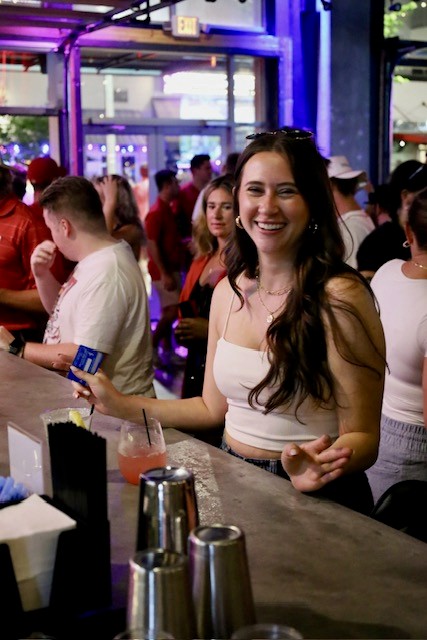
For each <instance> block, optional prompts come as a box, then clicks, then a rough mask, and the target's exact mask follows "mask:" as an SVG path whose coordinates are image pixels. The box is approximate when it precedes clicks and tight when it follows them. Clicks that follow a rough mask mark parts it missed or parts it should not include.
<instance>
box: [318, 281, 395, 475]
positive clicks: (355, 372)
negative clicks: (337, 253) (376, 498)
mask: <svg viewBox="0 0 427 640" xmlns="http://www.w3.org/2000/svg"><path fill="white" fill-rule="evenodd" d="M328 294H329V296H330V298H331V302H332V304H334V299H335V300H336V301H337V305H341V304H343V305H348V306H349V307H350V308H352V309H354V310H355V313H356V314H357V315H358V316H359V318H360V321H359V320H358V319H357V317H355V316H354V315H353V314H352V313H350V312H348V311H345V310H342V309H341V308H339V306H336V307H335V310H334V318H335V321H336V323H337V325H338V327H339V329H340V330H341V332H342V336H343V340H344V342H345V346H343V347H342V348H340V345H339V341H338V340H337V336H336V334H335V333H334V332H333V330H332V328H331V326H330V324H329V322H328V321H327V320H326V322H325V324H326V332H327V333H326V335H327V349H328V364H329V367H330V370H331V372H332V376H333V380H334V386H335V395H336V399H337V404H338V406H337V414H338V422H339V437H338V439H337V440H336V441H335V442H334V444H333V445H332V447H331V448H340V447H349V448H351V449H352V450H353V454H352V456H351V458H350V460H349V462H348V464H347V465H346V467H345V472H346V473H350V472H352V471H357V470H364V469H367V468H369V467H370V466H371V465H372V464H373V463H374V462H375V460H376V457H377V453H378V443H379V432H380V420H381V407H382V398H383V390H384V372H385V341H384V334H383V329H382V324H381V320H380V317H379V314H378V312H377V310H376V308H375V304H374V301H373V299H372V297H371V295H370V293H369V291H368V290H367V289H366V288H365V287H364V286H363V284H362V283H360V282H359V281H358V280H354V279H347V278H335V279H334V280H333V281H332V282H331V283H330V285H329V287H328ZM347 358H348V359H349V360H351V361H350V362H348V361H347ZM363 365H364V366H363Z"/></svg>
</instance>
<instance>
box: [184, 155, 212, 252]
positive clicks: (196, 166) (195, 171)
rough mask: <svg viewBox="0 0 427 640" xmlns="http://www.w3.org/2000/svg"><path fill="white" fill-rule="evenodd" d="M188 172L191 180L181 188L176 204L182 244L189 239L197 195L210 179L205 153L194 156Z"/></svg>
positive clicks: (208, 158) (208, 161) (209, 160)
mask: <svg viewBox="0 0 427 640" xmlns="http://www.w3.org/2000/svg"><path fill="white" fill-rule="evenodd" d="M190 170H191V175H192V180H190V181H189V182H186V183H185V184H184V185H182V186H181V188H180V190H179V196H178V200H177V203H176V214H177V216H178V226H179V231H180V234H181V238H182V239H183V241H184V243H185V242H186V241H188V240H190V239H191V232H192V227H191V222H192V217H193V210H194V206H195V204H196V201H197V198H198V196H199V193H200V192H201V190H202V189H204V188H205V187H206V185H207V184H208V183H209V182H210V180H211V178H212V167H211V159H210V156H209V155H208V154H207V153H201V154H198V155H196V156H194V157H193V158H192V160H191V163H190Z"/></svg>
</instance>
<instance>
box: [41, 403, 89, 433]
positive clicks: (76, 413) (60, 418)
mask: <svg viewBox="0 0 427 640" xmlns="http://www.w3.org/2000/svg"><path fill="white" fill-rule="evenodd" d="M92 414H93V411H91V407H65V408H63V409H52V410H49V411H44V412H43V413H41V414H40V418H41V419H42V421H43V424H44V427H45V429H46V435H47V425H48V424H60V423H63V422H73V423H74V424H75V425H77V426H79V427H83V426H84V427H85V428H86V429H88V430H89V431H90V427H91V423H92Z"/></svg>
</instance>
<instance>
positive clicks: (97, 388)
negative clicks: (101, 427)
mask: <svg viewBox="0 0 427 640" xmlns="http://www.w3.org/2000/svg"><path fill="white" fill-rule="evenodd" d="M70 369H71V371H72V372H73V373H74V374H75V375H76V376H77V377H78V378H81V379H82V380H84V381H85V382H86V383H87V385H88V386H87V387H84V386H83V385H82V384H80V383H78V382H72V385H73V387H74V389H75V391H74V397H75V398H85V400H87V401H88V402H89V403H90V404H93V405H95V409H96V410H97V411H99V413H104V414H105V415H108V416H114V417H116V418H120V417H122V416H123V415H124V412H125V410H124V407H125V405H126V396H125V395H123V394H122V393H120V392H119V391H117V389H116V387H115V386H114V385H113V383H112V382H111V381H110V380H109V379H108V378H107V376H106V375H105V373H103V371H101V370H100V369H99V370H98V372H97V373H96V374H95V375H92V374H91V373H87V372H86V371H82V370H81V369H77V368H76V367H70Z"/></svg>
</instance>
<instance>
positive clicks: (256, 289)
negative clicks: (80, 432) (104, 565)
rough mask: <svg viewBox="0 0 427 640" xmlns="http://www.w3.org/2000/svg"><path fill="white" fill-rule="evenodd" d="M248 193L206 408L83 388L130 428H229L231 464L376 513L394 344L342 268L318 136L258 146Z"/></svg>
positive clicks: (218, 320) (242, 161)
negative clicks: (372, 474) (374, 475)
mask: <svg viewBox="0 0 427 640" xmlns="http://www.w3.org/2000/svg"><path fill="white" fill-rule="evenodd" d="M235 179H236V186H235V190H234V209H235V214H236V215H237V217H236V221H235V222H236V224H235V227H234V231H233V233H232V236H231V237H230V239H229V242H228V244H227V247H226V251H225V264H226V267H227V271H228V278H224V279H222V280H221V282H220V283H219V284H218V285H217V286H216V288H215V290H214V293H213V297H212V305H211V312H210V317H209V339H208V351H207V359H206V371H205V376H204V386H203V394H202V397H199V398H189V399H185V400H172V401H171V400H151V399H149V398H141V397H139V398H138V397H135V396H133V397H126V396H123V395H122V394H119V393H118V392H117V391H116V390H115V389H114V387H113V386H112V385H111V383H110V382H109V381H108V380H107V379H106V377H105V375H104V374H97V375H96V376H90V375H88V374H82V376H81V377H82V378H83V379H84V380H86V381H87V382H88V383H89V385H90V391H87V390H85V389H84V388H83V387H77V391H78V393H81V394H82V395H84V396H86V397H87V398H88V400H89V402H93V403H95V405H96V407H97V408H98V410H99V411H101V412H104V413H111V414H112V415H115V416H123V417H126V418H127V419H130V420H135V419H137V420H138V419H139V420H140V419H141V409H142V408H144V409H145V410H147V411H150V412H152V413H153V414H155V415H156V416H157V417H158V419H159V420H160V421H161V422H162V424H163V426H172V425H173V426H175V427H178V428H184V429H186V430H189V431H194V432H195V433H197V432H198V431H201V430H206V429H210V428H212V427H214V426H219V425H221V424H223V422H224V421H225V429H224V436H223V443H222V448H223V449H224V450H225V451H227V452H229V453H230V454H232V455H235V456H237V457H240V458H243V459H244V460H246V461H248V462H250V463H252V464H255V465H257V466H259V467H261V468H263V469H266V470H268V471H271V472H273V473H275V474H277V475H280V476H282V477H283V478H286V479H288V480H290V481H291V482H292V484H293V485H294V487H295V488H296V489H298V490H300V491H304V492H309V493H311V492H313V493H314V494H315V495H316V496H319V497H327V498H329V499H333V500H336V501H337V502H340V503H341V504H345V505H346V506H349V507H351V508H353V509H356V510H359V511H362V512H365V513H368V512H369V511H370V509H371V508H372V495H371V493H370V489H369V485H368V482H367V479H366V476H365V473H364V470H365V469H367V468H368V467H369V466H371V465H372V464H373V462H374V460H375V457H376V455H377V450H378V439H379V421H380V411H381V401H382V391H383V379H384V365H385V363H384V339H383V333H382V328H381V323H380V319H379V316H378V313H377V311H376V308H375V304H374V299H373V295H372V292H371V290H370V289H369V286H368V285H367V283H366V282H365V281H364V280H363V279H362V278H361V277H360V276H359V274H358V273H357V272H356V271H355V270H353V269H352V268H351V267H349V266H347V265H346V264H345V263H344V262H343V260H342V258H343V243H342V240H341V236H340V232H339V229H338V223H337V217H336V214H335V209H334V203H333V197H332V193H331V189H330V186H329V179H328V176H327V173H326V168H325V164H324V161H323V158H322V156H321V155H320V154H319V152H318V150H317V148H316V145H315V143H314V140H313V138H312V136H311V135H301V130H294V129H289V128H285V129H282V130H280V131H277V132H269V133H266V134H263V135H257V136H256V137H255V138H254V139H253V140H252V142H251V143H250V144H249V145H248V146H247V147H246V149H245V150H244V151H243V152H242V154H241V155H240V157H239V162H238V165H237V168H236V174H235ZM79 375H80V373H79Z"/></svg>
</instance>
